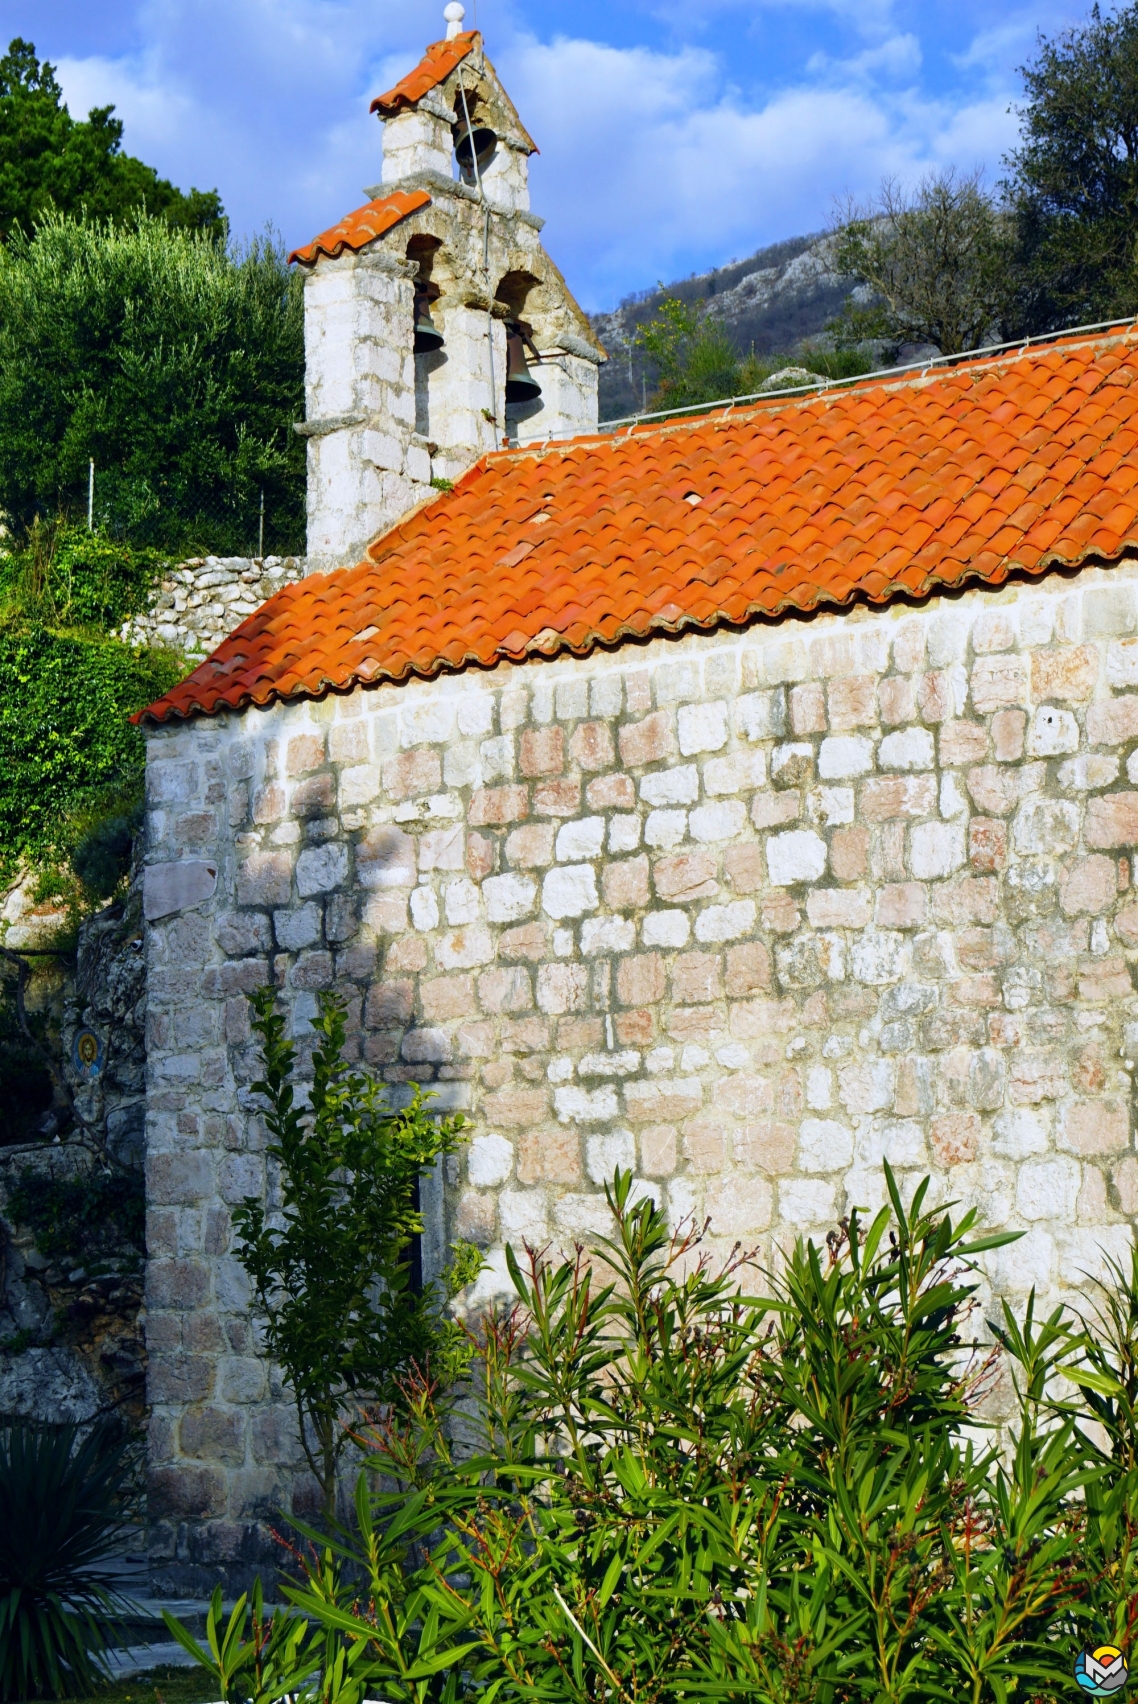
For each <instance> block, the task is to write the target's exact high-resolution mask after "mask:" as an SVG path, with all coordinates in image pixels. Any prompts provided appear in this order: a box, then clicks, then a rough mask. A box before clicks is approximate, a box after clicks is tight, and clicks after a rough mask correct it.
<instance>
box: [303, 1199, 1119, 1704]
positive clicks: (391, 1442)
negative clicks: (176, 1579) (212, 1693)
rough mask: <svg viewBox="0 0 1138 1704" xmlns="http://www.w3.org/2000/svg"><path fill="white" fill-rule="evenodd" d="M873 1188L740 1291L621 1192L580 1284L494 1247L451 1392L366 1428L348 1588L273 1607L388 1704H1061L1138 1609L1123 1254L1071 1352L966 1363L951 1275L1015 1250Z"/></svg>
mask: <svg viewBox="0 0 1138 1704" xmlns="http://www.w3.org/2000/svg"><path fill="white" fill-rule="evenodd" d="M886 1180H887V1184H888V1191H889V1197H890V1206H888V1207H886V1208H885V1209H883V1211H882V1212H880V1213H879V1214H877V1216H876V1217H874V1218H873V1219H872V1221H871V1222H868V1223H867V1222H866V1221H865V1220H864V1219H863V1218H862V1217H861V1216H860V1215H859V1214H853V1215H851V1217H850V1220H849V1222H848V1224H843V1225H842V1226H841V1227H840V1228H839V1229H837V1230H835V1231H834V1232H833V1233H832V1234H831V1236H830V1238H829V1239H828V1244H827V1247H826V1248H825V1249H819V1248H818V1247H816V1246H815V1245H814V1244H813V1243H800V1244H799V1245H798V1246H797V1247H796V1248H795V1249H794V1250H793V1251H792V1252H791V1254H790V1255H789V1257H788V1259H787V1261H786V1264H785V1267H784V1269H783V1270H782V1272H781V1273H780V1274H767V1276H766V1279H765V1288H766V1291H767V1294H766V1295H765V1296H758V1297H751V1296H749V1295H748V1294H746V1293H745V1292H744V1291H743V1289H742V1287H741V1280H742V1278H743V1277H744V1276H745V1275H746V1274H747V1272H748V1270H749V1263H748V1262H747V1261H746V1259H745V1258H744V1257H743V1256H742V1254H741V1253H740V1252H739V1251H736V1253H735V1255H734V1256H733V1257H732V1258H731V1260H729V1261H728V1262H727V1263H726V1264H724V1265H722V1266H721V1267H718V1268H716V1267H714V1266H713V1265H712V1264H711V1263H710V1262H709V1260H708V1259H707V1258H706V1257H704V1256H701V1255H700V1253H699V1250H698V1247H697V1244H698V1238H697V1237H696V1236H695V1235H694V1234H691V1235H686V1236H680V1237H678V1238H677V1237H672V1236H670V1235H669V1231H668V1228H667V1223H666V1221H665V1219H664V1216H663V1215H662V1214H661V1213H660V1212H659V1211H658V1210H657V1209H656V1207H655V1206H654V1205H653V1203H652V1202H651V1201H650V1200H646V1199H641V1200H637V1199H636V1198H635V1197H634V1195H633V1189H632V1180H631V1177H630V1176H629V1175H627V1174H621V1173H619V1172H618V1173H617V1174H616V1177H615V1179H614V1181H613V1184H612V1185H611V1187H610V1189H609V1192H608V1193H609V1200H610V1203H611V1205H612V1208H613V1213H614V1218H615V1231H614V1234H613V1236H612V1237H611V1238H610V1239H608V1240H605V1241H603V1242H601V1243H600V1244H599V1245H598V1247H597V1249H596V1251H595V1255H594V1259H593V1260H589V1259H588V1258H586V1257H585V1256H584V1255H583V1254H582V1253H581V1252H580V1251H578V1253H577V1255H576V1256H575V1257H574V1258H571V1259H567V1260H560V1259H559V1260H552V1259H550V1258H549V1257H548V1256H547V1255H545V1254H542V1253H539V1252H536V1251H533V1250H529V1249H527V1250H526V1251H525V1254H524V1257H523V1258H518V1257H517V1256H516V1255H515V1254H514V1252H513V1251H512V1250H511V1251H510V1252H509V1256H508V1258H509V1262H510V1270H511V1273H512V1277H513V1283H514V1288H515V1290H516V1292H517V1303H516V1305H515V1306H514V1308H513V1309H512V1310H511V1311H509V1312H507V1313H505V1314H502V1315H499V1316H497V1317H496V1318H493V1319H490V1320H487V1321H485V1322H484V1327H483V1331H482V1335H481V1341H480V1349H481V1357H480V1361H479V1363H478V1377H477V1381H476V1387H475V1388H473V1389H472V1390H471V1391H470V1392H469V1393H468V1396H467V1398H466V1399H465V1400H464V1401H463V1402H462V1403H460V1404H457V1405H456V1404H455V1403H454V1402H453V1401H451V1402H449V1403H448V1402H446V1401H440V1399H439V1396H438V1393H437V1392H436V1391H435V1390H434V1389H433V1388H432V1386H431V1384H430V1381H429V1380H423V1379H419V1380H415V1381H413V1383H412V1385H409V1388H408V1393H407V1396H408V1400H407V1403H406V1410H407V1412H406V1414H404V1415H401V1414H400V1413H399V1412H398V1411H394V1410H393V1411H392V1413H391V1415H390V1416H389V1417H388V1419H387V1421H386V1422H385V1423H384V1424H383V1425H382V1426H379V1427H377V1428H376V1429H375V1430H374V1432H373V1435H372V1441H373V1444H374V1449H375V1454H374V1457H373V1466H374V1468H375V1469H376V1470H377V1475H378V1478H377V1485H378V1488H373V1489H371V1490H370V1491H369V1487H368V1482H367V1479H366V1477H365V1476H363V1475H361V1477H360V1481H359V1485H358V1488H357V1505H356V1506H357V1518H358V1524H359V1533H358V1538H357V1541H356V1542H355V1544H354V1545H353V1544H349V1543H348V1541H347V1540H346V1539H344V1538H340V1539H337V1540H336V1543H337V1544H338V1546H339V1547H340V1549H341V1550H342V1551H344V1552H345V1553H346V1554H348V1555H351V1557H352V1559H353V1566H354V1567H355V1568H356V1569H358V1570H359V1571H360V1574H361V1575H362V1577H363V1585H362V1588H361V1587H360V1586H356V1587H355V1588H351V1587H350V1586H343V1587H341V1589H340V1590H339V1591H338V1592H335V1593H329V1592H328V1590H327V1589H319V1587H318V1585H317V1584H316V1583H314V1582H312V1581H310V1582H309V1584H308V1585H307V1586H299V1587H289V1588H286V1592H287V1595H288V1596H289V1597H290V1598H291V1599H292V1600H293V1601H294V1603H295V1604H296V1605H297V1606H298V1607H299V1608H301V1609H302V1610H303V1611H305V1612H306V1613H308V1614H311V1615H312V1616H314V1617H315V1618H316V1619H317V1620H318V1621H319V1622H321V1623H322V1624H323V1625H324V1626H325V1627H326V1628H327V1629H329V1630H330V1631H335V1632H336V1633H338V1635H339V1636H340V1638H341V1639H343V1640H344V1641H345V1648H346V1649H349V1650H357V1669H356V1672H357V1673H359V1672H366V1673H367V1674H368V1675H369V1676H370V1682H369V1684H370V1687H371V1689H372V1690H373V1694H374V1695H377V1696H382V1697H384V1698H387V1699H390V1700H393V1701H395V1704H412V1701H414V1704H427V1701H428V1700H431V1701H434V1700H437V1701H439V1704H443V1701H446V1704H449V1701H450V1700H452V1699H457V1698H459V1697H464V1696H473V1695H475V1694H479V1695H481V1694H485V1695H486V1696H491V1697H494V1698H496V1699H501V1700H505V1699H515V1700H521V1699H523V1698H524V1699H527V1700H538V1699H548V1700H551V1701H552V1700H554V1699H557V1700H563V1699H569V1700H573V1701H575V1704H586V1701H594V1700H596V1701H599V1700H602V1699H604V1700H616V1699H618V1698H619V1699H621V1700H624V1701H625V1704H632V1701H634V1700H635V1701H636V1704H654V1701H657V1700H661V1701H663V1700H672V1699H679V1698H681V1697H683V1698H685V1699H704V1700H710V1699H732V1700H734V1699H739V1700H742V1699H744V1698H745V1699H747V1700H758V1701H760V1704H908V1701H915V1700H917V1699H920V1700H925V1699H929V1698H933V1699H943V1700H946V1701H947V1700H953V1701H957V1700H959V1701H967V1704H1007V1701H1008V1700H1009V1699H1010V1698H1013V1697H1014V1698H1022V1699H1024V1700H1025V1704H1026V1701H1027V1700H1037V1701H1038V1700H1050V1699H1053V1698H1054V1697H1055V1696H1057V1695H1058V1694H1059V1693H1060V1692H1062V1693H1066V1692H1067V1691H1068V1690H1069V1687H1070V1684H1071V1680H1070V1674H1071V1662H1072V1659H1073V1656H1074V1654H1075V1652H1076V1650H1077V1649H1078V1645H1079V1643H1080V1642H1081V1640H1082V1638H1084V1637H1086V1636H1088V1635H1090V1636H1092V1637H1093V1638H1094V1639H1095V1641H1096V1642H1097V1640H1098V1639H1099V1638H1100V1637H1102V1636H1103V1635H1107V1634H1109V1633H1110V1632H1112V1631H1127V1632H1128V1631H1129V1629H1130V1628H1131V1627H1132V1625H1133V1623H1134V1620H1135V1612H1136V1610H1138V1594H1136V1585H1138V1581H1136V1580H1135V1578H1134V1575H1133V1564H1132V1562H1131V1560H1130V1558H1131V1555H1132V1552H1133V1549H1134V1546H1133V1537H1132V1535H1133V1533H1134V1530H1135V1526H1134V1513H1135V1509H1136V1507H1138V1503H1136V1496H1135V1493H1136V1490H1138V1481H1136V1479H1135V1471H1136V1470H1135V1466H1134V1461H1135V1446H1136V1441H1138V1440H1136V1436H1135V1429H1134V1422H1133V1415H1134V1399H1135V1392H1136V1381H1135V1372H1134V1370H1135V1366H1136V1364H1138V1356H1136V1350H1138V1323H1136V1322H1138V1256H1136V1257H1135V1264H1134V1266H1133V1267H1132V1268H1131V1269H1130V1270H1129V1271H1123V1270H1121V1269H1116V1270H1115V1272H1114V1274H1113V1282H1112V1287H1111V1288H1110V1289H1109V1290H1107V1291H1104V1296H1105V1297H1106V1298H1107V1300H1106V1302H1105V1304H1104V1306H1105V1308H1106V1310H1107V1314H1108V1315H1109V1329H1106V1330H1101V1331H1100V1332H1099V1335H1098V1337H1097V1339H1095V1346H1094V1347H1091V1346H1090V1341H1091V1340H1090V1338H1089V1335H1088V1333H1089V1331H1090V1327H1086V1328H1083V1327H1081V1326H1080V1325H1079V1322H1077V1321H1068V1320H1065V1319H1064V1317H1063V1316H1062V1314H1061V1313H1057V1314H1055V1315H1053V1316H1051V1318H1049V1319H1048V1320H1046V1321H1043V1322H1037V1321H1036V1319H1035V1317H1034V1301H1032V1302H1030V1303H1029V1305H1028V1308H1027V1312H1026V1317H1025V1318H1024V1320H1023V1321H1021V1322H1017V1321H1016V1320H1015V1319H1014V1317H1013V1316H1012V1314H1011V1313H1010V1311H1008V1310H1005V1311H1004V1316H1003V1320H1002V1323H1001V1324H1000V1325H999V1326H998V1328H996V1337H997V1347H995V1348H985V1347H983V1346H982V1345H981V1344H979V1343H978V1342H977V1341H976V1340H975V1331H974V1329H973V1328H974V1326H975V1324H977V1323H978V1321H977V1320H976V1318H975V1314H974V1297H975V1291H976V1287H977V1274H976V1258H977V1256H978V1255H979V1254H980V1253H981V1252H982V1251H983V1250H985V1249H987V1248H992V1247H995V1246H998V1245H999V1244H1001V1243H1003V1242H1007V1241H1010V1240H1013V1237H1012V1235H1004V1236H991V1237H982V1236H976V1235H974V1234H973V1223H974V1215H973V1214H971V1213H968V1214H965V1215H964V1217H963V1218H962V1219H960V1220H959V1221H958V1222H954V1221H953V1220H952V1218H951V1216H950V1212H949V1211H948V1210H942V1211H940V1212H936V1213H933V1212H929V1211H927V1210H926V1207H925V1202H926V1198H927V1191H928V1180H926V1181H925V1182H924V1183H923V1184H921V1185H920V1187H919V1188H918V1189H917V1191H916V1193H915V1195H914V1198H913V1201H912V1204H911V1206H910V1207H908V1208H906V1207H905V1205H904V1203H903V1202H902V1200H901V1197H900V1195H899V1192H898V1190H897V1187H896V1185H895V1182H894V1179H893V1176H892V1174H891V1173H890V1172H889V1171H888V1169H887V1171H886ZM751 1270H752V1271H753V1268H752V1269H751ZM1111 1310H1113V1311H1111ZM1000 1355H1003V1356H1004V1357H1006V1359H1007V1361H1008V1363H1009V1364H1010V1366H1011V1369H1012V1371H1013V1374H1014V1381H1013V1382H1014V1387H1015V1388H1014V1403H1013V1407H1014V1417H1013V1421H1012V1424H1011V1427H1010V1432H1009V1434H1008V1436H1007V1437H1006V1439H1005V1440H1003V1444H1004V1446H1005V1447H1001V1448H997V1439H996V1438H995V1436H994V1434H993V1433H992V1431H991V1430H990V1428H989V1427H988V1426H987V1425H986V1424H985V1421H984V1419H983V1407H982V1404H983V1399H984V1397H985V1395H986V1394H987V1393H988V1392H989V1391H990V1390H991V1388H992V1385H993V1382H994V1380H995V1378H996V1376H997V1359H998V1357H999V1356H1000ZM1060 1371H1062V1372H1064V1373H1065V1374H1066V1375H1067V1378H1068V1379H1069V1380H1073V1381H1074V1383H1073V1384H1065V1385H1062V1386H1061V1387H1058V1388H1061V1389H1062V1390H1065V1391H1067V1392H1068V1393H1070V1392H1071V1391H1072V1390H1074V1391H1076V1392H1077V1391H1078V1390H1079V1389H1082V1390H1083V1391H1084V1392H1089V1393H1090V1395H1091V1396H1092V1397H1093V1398H1094V1401H1093V1403H1092V1404H1091V1405H1090V1406H1088V1400H1087V1398H1086V1397H1085V1396H1075V1397H1072V1396H1070V1395H1068V1396H1067V1397H1065V1398H1064V1397H1062V1396H1060V1395H1056V1394H1055V1391H1056V1388H1057V1386H1056V1375H1057V1374H1058V1372H1060ZM1103 1404H1108V1405H1110V1414H1109V1416H1108V1418H1107V1420H1106V1421H1104V1424H1106V1425H1107V1434H1106V1435H1107V1437H1108V1439H1109V1442H1108V1443H1107V1444H1106V1445H1104V1444H1103V1443H1102V1439H1101V1437H1100V1438H1099V1441H1098V1442H1097V1443H1096V1441H1095V1438H1094V1435H1093V1431H1094V1429H1093V1428H1090V1427H1089V1422H1090V1421H1091V1420H1093V1419H1097V1418H1101V1415H1100V1412H1099V1411H1100V1408H1101V1407H1102V1405H1103ZM393 1486H394V1488H393ZM359 1646H363V1647H365V1648H366V1657H364V1658H361V1657H359V1656H358V1649H357V1648H358V1647H359ZM365 1662H366V1665H367V1666H366V1670H364V1669H362V1667H361V1665H362V1664H363V1663H365Z"/></svg>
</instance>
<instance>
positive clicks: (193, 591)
mask: <svg viewBox="0 0 1138 1704" xmlns="http://www.w3.org/2000/svg"><path fill="white" fill-rule="evenodd" d="M307 573H308V563H307V562H306V560H305V558H304V557H303V556H266V557H265V558H264V560H263V561H261V560H259V559H257V558H255V557H248V556H198V557H191V558H190V559H188V560H187V561H185V562H179V563H178V564H177V566H176V567H174V568H172V569H171V570H170V572H169V573H168V574H167V575H166V577H165V578H164V579H162V580H160V581H159V583H158V586H157V588H156V590H155V593H154V596H153V598H152V599H151V601H150V604H149V607H148V608H147V609H146V610H145V611H144V612H143V613H141V614H139V615H135V616H132V617H131V618H130V620H129V621H127V622H125V623H124V624H123V627H122V630H121V631H120V633H119V638H120V639H122V640H123V641H124V642H125V643H126V644H128V645H169V646H170V647H172V649H174V650H176V651H183V652H184V653H185V654H186V655H187V656H189V657H207V656H209V654H210V652H212V651H215V650H216V649H217V647H218V646H219V645H220V644H221V641H222V640H223V639H224V638H225V637H226V635H227V634H229V633H232V631H233V629H234V628H235V627H236V626H237V625H238V623H239V622H242V621H244V619H245V617H246V616H247V615H252V613H253V611H254V610H255V609H259V608H260V607H261V605H262V604H263V603H264V602H265V601H266V599H267V598H271V597H272V595H273V593H274V592H277V591H279V590H280V588H281V587H282V586H286V585H288V584H289V582H290V581H292V580H303V578H304V576H305V575H306V574H307Z"/></svg>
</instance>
